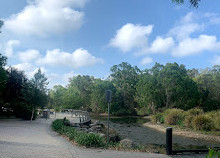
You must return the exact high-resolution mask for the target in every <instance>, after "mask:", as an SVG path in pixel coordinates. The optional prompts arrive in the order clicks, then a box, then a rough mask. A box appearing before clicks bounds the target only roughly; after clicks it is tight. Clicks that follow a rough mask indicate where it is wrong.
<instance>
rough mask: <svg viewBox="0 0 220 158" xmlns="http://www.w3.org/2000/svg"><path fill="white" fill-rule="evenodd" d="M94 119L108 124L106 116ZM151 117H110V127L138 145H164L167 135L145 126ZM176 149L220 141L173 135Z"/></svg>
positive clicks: (197, 147) (212, 144)
mask: <svg viewBox="0 0 220 158" xmlns="http://www.w3.org/2000/svg"><path fill="white" fill-rule="evenodd" d="M92 119H94V120H100V121H101V122H102V123H104V124H107V118H106V117H100V116H99V117H98V116H93V117H92ZM149 121H150V120H149V119H145V118H141V117H122V118H110V128H112V129H114V130H115V131H116V132H117V133H118V134H119V135H120V137H121V138H129V139H131V140H132V141H133V142H134V143H135V144H138V145H148V144H155V145H162V146H165V144H166V135H165V133H163V132H159V131H156V130H154V129H151V128H148V127H145V126H143V125H142V124H144V123H146V122H149ZM173 144H174V148H175V149H180V148H186V149H204V148H205V149H206V148H208V147H220V142H212V141H206V140H200V139H193V138H186V137H183V136H176V135H174V136H173Z"/></svg>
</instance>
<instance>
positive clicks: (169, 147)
mask: <svg viewBox="0 0 220 158" xmlns="http://www.w3.org/2000/svg"><path fill="white" fill-rule="evenodd" d="M166 154H167V155H172V127H168V128H167V129H166Z"/></svg>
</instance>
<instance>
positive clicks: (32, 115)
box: [31, 108, 34, 123]
mask: <svg viewBox="0 0 220 158" xmlns="http://www.w3.org/2000/svg"><path fill="white" fill-rule="evenodd" d="M33 117H34V108H33V109H32V114H31V123H32V120H33Z"/></svg>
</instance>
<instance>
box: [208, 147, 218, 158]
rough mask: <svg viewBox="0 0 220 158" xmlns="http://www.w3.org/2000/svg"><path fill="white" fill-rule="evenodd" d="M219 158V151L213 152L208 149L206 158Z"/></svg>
mask: <svg viewBox="0 0 220 158" xmlns="http://www.w3.org/2000/svg"><path fill="white" fill-rule="evenodd" d="M219 157H220V151H219V150H218V151H215V150H213V149H209V153H208V155H206V158H219Z"/></svg>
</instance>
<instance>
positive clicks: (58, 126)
mask: <svg viewBox="0 0 220 158" xmlns="http://www.w3.org/2000/svg"><path fill="white" fill-rule="evenodd" d="M51 126H52V128H53V130H54V131H60V130H62V129H63V127H64V124H63V119H56V120H54V121H53V122H52V125H51Z"/></svg>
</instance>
